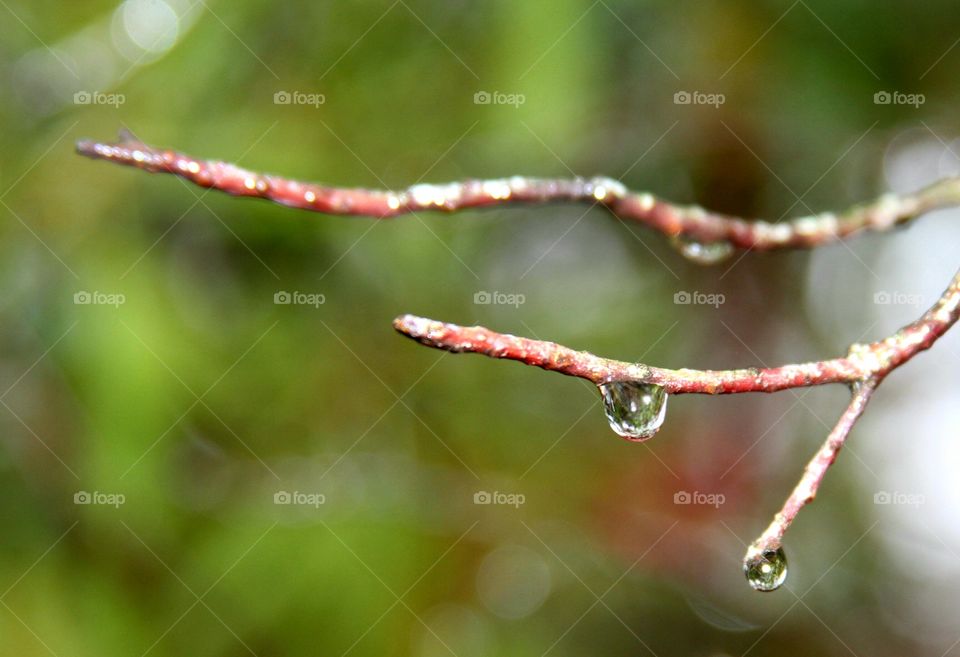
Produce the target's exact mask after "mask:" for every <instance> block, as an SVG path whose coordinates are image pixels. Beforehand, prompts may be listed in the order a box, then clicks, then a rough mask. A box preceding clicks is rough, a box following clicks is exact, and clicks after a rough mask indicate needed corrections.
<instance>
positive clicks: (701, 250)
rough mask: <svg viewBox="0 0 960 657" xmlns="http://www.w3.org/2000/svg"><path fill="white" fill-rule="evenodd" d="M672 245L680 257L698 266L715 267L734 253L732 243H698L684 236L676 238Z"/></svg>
mask: <svg viewBox="0 0 960 657" xmlns="http://www.w3.org/2000/svg"><path fill="white" fill-rule="evenodd" d="M671 243H672V244H673V248H675V249H676V250H677V251H679V252H680V255H682V256H683V257H684V258H686V259H687V260H690V261H691V262H695V263H697V264H698V265H715V264H717V263H720V262H723V261H724V260H726V259H727V258H729V257H730V256H731V255H733V252H734V248H733V245H732V244H730V242H722V241H721V242H697V241H694V240H691V239H690V238H688V237H683V236H682V235H677V236H676V237H674V238H673V239H672V240H671Z"/></svg>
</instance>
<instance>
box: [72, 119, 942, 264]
mask: <svg viewBox="0 0 960 657" xmlns="http://www.w3.org/2000/svg"><path fill="white" fill-rule="evenodd" d="M77 152H78V153H80V154H81V155H86V156H87V157H91V158H95V159H103V160H108V161H110V162H116V163H119V164H125V165H129V166H133V167H137V168H138V169H143V170H144V171H149V172H153V173H172V174H175V175H178V176H180V177H182V178H185V179H187V180H189V181H191V182H193V183H195V184H197V185H200V186H202V187H211V188H214V189H218V190H220V191H223V192H227V193H228V194H233V195H236V196H253V197H257V198H262V199H267V200H270V201H273V202H275V203H280V204H282V205H287V206H291V207H295V208H301V209H304V210H312V211H314V212H323V213H326V214H334V215H362V216H370V217H377V218H381V219H386V218H390V217H396V216H398V215H403V214H407V213H411V212H420V211H425V210H439V211H444V212H456V211H459V210H465V209H468V208H482V207H490V206H502V205H507V204H515V203H553V202H564V203H571V202H574V203H594V204H597V205H601V206H604V207H606V208H607V209H608V210H609V211H610V212H612V213H613V214H615V215H617V216H618V217H621V218H622V219H628V220H631V221H636V222H639V223H641V224H645V225H647V226H649V227H650V228H653V229H654V230H657V231H659V232H661V233H663V234H665V235H668V236H670V237H681V236H682V237H684V238H687V239H689V240H694V241H697V242H702V243H716V242H719V243H726V244H729V245H730V246H733V247H738V248H741V249H753V250H757V251H765V250H773V249H781V248H806V247H813V246H818V245H821V244H825V243H829V242H832V241H835V240H839V239H843V238H845V237H848V236H850V235H852V234H854V233H857V232H860V231H864V230H872V231H884V230H888V229H890V228H891V227H892V226H895V225H898V224H903V223H906V222H908V221H910V220H912V219H914V218H916V217H919V216H920V215H922V214H925V213H927V212H930V211H932V210H936V209H939V208H944V207H948V206H952V205H958V204H960V178H946V179H944V180H941V181H939V182H937V183H934V184H933V185H931V186H929V187H926V188H924V189H922V190H919V191H917V192H916V193H914V194H905V195H902V196H898V195H895V194H886V195H884V196H882V197H880V198H879V199H877V200H876V201H873V202H871V203H867V204H864V205H858V206H855V207H853V208H851V209H849V210H847V211H846V212H842V213H840V214H834V213H829V212H828V213H823V214H818V215H813V216H807V217H800V218H796V219H792V220H789V221H783V222H779V223H773V222H768V221H761V220H757V221H747V220H744V219H740V218H737V217H732V216H728V215H724V214H719V213H715V212H710V211H707V210H704V209H703V208H700V207H697V206H689V205H687V206H685V205H675V204H673V203H670V202H668V201H665V200H663V199H660V198H657V197H655V196H653V195H652V194H648V193H645V192H631V191H629V190H628V189H627V188H626V187H624V185H623V184H622V183H620V182H618V181H616V180H612V179H610V178H604V177H595V178H574V179H567V180H563V179H547V178H531V177H525V176H513V177H512V178H503V179H498V180H466V181H462V182H453V183H447V184H439V185H431V184H422V185H414V186H413V187H410V188H408V189H405V190H400V191H385V190H368V189H348V188H337V187H327V186H324V185H318V184H314V183H307V182H299V181H296V180H289V179H287V178H282V177H280V176H273V175H266V174H262V173H257V172H254V171H248V170H246V169H242V168H240V167H238V166H235V165H233V164H230V163H227V162H221V161H218V160H200V159H197V158H194V157H192V156H190V155H185V154H183V153H178V152H176V151H172V150H169V149H160V148H155V147H152V146H148V145H147V144H144V143H142V142H140V141H139V140H137V139H136V138H134V137H133V136H132V135H130V134H129V133H126V132H124V133H121V135H120V141H119V142H118V143H115V144H108V143H103V142H96V141H90V140H83V141H80V142H78V143H77Z"/></svg>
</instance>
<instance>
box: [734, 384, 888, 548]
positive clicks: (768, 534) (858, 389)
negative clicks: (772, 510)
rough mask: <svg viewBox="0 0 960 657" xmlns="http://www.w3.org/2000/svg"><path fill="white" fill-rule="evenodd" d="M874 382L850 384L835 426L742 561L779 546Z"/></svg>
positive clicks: (837, 450) (814, 493)
mask: <svg viewBox="0 0 960 657" xmlns="http://www.w3.org/2000/svg"><path fill="white" fill-rule="evenodd" d="M877 383H878V381H875V380H872V379H871V380H868V381H864V382H862V383H857V384H855V385H854V386H853V387H852V395H851V398H850V404H849V405H848V406H847V409H846V410H845V411H844V412H843V415H841V416H840V419H839V420H838V421H837V424H836V426H834V427H833V430H832V431H831V432H830V435H829V436H827V439H826V441H824V443H823V445H821V447H820V449H819V451H817V453H816V454H815V455H814V457H813V458H812V459H810V462H809V463H807V467H806V468H805V469H804V471H803V476H802V477H800V481H799V482H798V483H797V485H796V487H795V488H794V489H793V492H792V493H790V497H788V498H787V501H786V502H784V504H783V508H782V509H781V510H780V512H779V513H777V514H776V515H775V516H774V517H773V521H772V522H771V523H770V526H769V527H767V529H766V531H764V532H763V533H762V534H761V535H760V537H759V538H758V539H757V540H756V541H754V542H753V544H752V545H751V546H750V547H749V548H748V550H747V555H746V557H745V558H744V560H745V561H749V560H750V559H752V558H753V557H755V556H756V555H758V554H762V553H764V552H766V551H768V550H776V549H777V548H778V547H780V544H781V542H782V541H783V535H784V534H785V533H786V531H787V528H789V527H790V525H791V524H792V523H793V519H794V518H796V517H797V514H798V513H800V509H802V508H803V507H805V506H806V505H807V504H809V503H810V502H812V501H813V498H815V497H816V496H817V490H818V489H819V488H820V483H821V482H822V481H823V477H824V476H825V475H826V474H827V470H829V469H830V466H831V465H833V462H834V461H835V460H836V459H837V454H839V453H840V449H841V448H842V447H843V445H844V443H845V442H846V440H847V436H849V435H850V431H851V430H852V429H853V425H854V424H856V423H857V420H858V419H860V416H861V415H862V414H863V411H864V409H866V407H867V402H868V401H870V398H871V397H872V396H873V393H874V391H875V390H876V389H877Z"/></svg>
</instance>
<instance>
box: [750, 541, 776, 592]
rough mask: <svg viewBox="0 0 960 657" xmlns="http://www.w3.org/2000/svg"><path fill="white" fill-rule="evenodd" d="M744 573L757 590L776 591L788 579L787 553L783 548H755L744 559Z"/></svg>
mask: <svg viewBox="0 0 960 657" xmlns="http://www.w3.org/2000/svg"><path fill="white" fill-rule="evenodd" d="M743 573H744V574H745V575H746V576H747V581H748V582H749V583H750V586H752V587H753V588H754V590H757V591H775V590H777V589H778V588H780V586H781V585H783V582H784V581H785V580H786V579H787V555H786V554H784V553H783V548H782V547H778V548H777V549H775V550H772V549H767V550H763V551H759V550H755V549H753V548H751V549H750V551H749V552H747V557H746V559H744V561H743Z"/></svg>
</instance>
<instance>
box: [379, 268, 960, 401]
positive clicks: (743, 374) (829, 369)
mask: <svg viewBox="0 0 960 657" xmlns="http://www.w3.org/2000/svg"><path fill="white" fill-rule="evenodd" d="M958 316H960V271H958V272H957V274H956V275H954V277H953V280H952V281H951V282H950V285H949V286H948V287H947V289H946V290H945V291H944V293H943V294H942V295H941V297H940V298H939V299H938V300H937V302H936V303H935V304H934V305H933V306H932V307H931V308H930V309H929V310H928V311H927V312H926V313H924V314H923V316H922V317H920V318H919V319H918V320H916V321H915V322H911V323H910V324H907V325H906V326H904V327H903V328H902V329H900V330H899V331H897V332H896V333H895V334H893V335H892V336H890V337H888V338H885V339H883V340H880V341H877V342H873V343H870V344H866V345H859V344H855V345H853V346H851V347H850V351H849V353H848V355H847V356H844V357H838V358H832V359H829V360H821V361H814V362H810V363H800V364H789V365H782V366H780V367H770V368H749V369H735V370H695V369H678V370H671V369H664V368H659V367H652V366H650V365H645V364H643V363H628V362H624V361H619V360H612V359H608V358H602V357H600V356H595V355H593V354H591V353H589V352H586V351H575V350H573V349H570V348H568V347H564V346H563V345H559V344H556V343H553V342H544V341H541V340H531V339H529V338H522V337H517V336H515V335H508V334H504V333H497V332H495V331H491V330H490V329H487V328H484V327H482V326H458V325H456V324H448V323H445V322H438V321H435V320H431V319H425V318H423V317H416V316H414V315H403V316H401V317H397V318H396V319H395V320H394V321H393V327H394V328H395V329H396V330H397V331H399V332H400V333H403V334H404V335H407V336H408V337H411V338H413V339H415V340H417V341H418V342H420V343H422V344H425V345H427V346H429V347H434V348H437V349H444V350H446V351H451V352H455V353H460V352H472V353H478V354H483V355H485V356H490V357H491V358H506V359H509V360H516V361H520V362H522V363H524V364H526V365H533V366H536V367H541V368H543V369H545V370H551V371H554V372H560V373H561V374H566V375H568V376H576V377H580V378H582V379H587V380H588V381H591V382H592V383H595V384H598V385H599V384H601V383H606V382H608V381H618V380H629V381H636V382H638V383H650V384H655V385H659V386H662V387H663V388H664V389H665V390H666V391H667V392H669V393H674V394H682V393H700V394H708V395H717V394H728V393H738V392H776V391H778V390H785V389H788V388H800V387H807V386H814V385H822V384H826V383H854V382H858V381H866V380H868V379H869V380H876V381H880V380H881V379H883V378H884V377H885V376H886V375H887V374H889V373H890V372H891V371H893V370H894V369H896V368H897V367H899V366H900V365H902V364H903V363H904V362H906V361H907V360H909V359H910V358H912V357H913V356H915V355H916V354H917V353H918V352H920V351H922V350H924V349H928V348H929V347H930V346H931V345H932V344H933V343H934V342H935V341H936V340H937V339H938V338H939V337H940V336H941V335H943V333H945V332H946V331H947V329H949V328H950V326H952V325H953V324H954V323H955V322H956V321H957V318H958Z"/></svg>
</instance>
